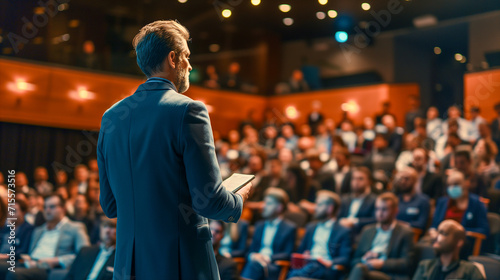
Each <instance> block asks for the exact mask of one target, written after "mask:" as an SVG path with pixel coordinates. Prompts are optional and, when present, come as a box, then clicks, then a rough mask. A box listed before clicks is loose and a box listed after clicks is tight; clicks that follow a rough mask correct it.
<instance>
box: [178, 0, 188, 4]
mask: <svg viewBox="0 0 500 280" xmlns="http://www.w3.org/2000/svg"><path fill="white" fill-rule="evenodd" d="M178 1H179V3H186V2H187V0H178Z"/></svg>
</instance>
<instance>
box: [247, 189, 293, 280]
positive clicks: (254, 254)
mask: <svg viewBox="0 0 500 280" xmlns="http://www.w3.org/2000/svg"><path fill="white" fill-rule="evenodd" d="M288 200H289V199H288V195H287V194H286V192H285V191H284V190H282V189H278V188H268V189H267V191H266V194H265V197H264V209H263V211H262V217H263V218H264V219H265V221H260V222H258V223H257V224H256V225H255V233H254V235H253V239H252V244H251V245H250V249H249V251H248V257H247V258H248V262H247V264H246V265H245V268H244V269H243V272H242V273H241V276H242V277H243V278H244V279H277V278H278V275H279V272H280V271H279V267H278V266H277V265H275V264H274V261H276V260H289V259H290V255H291V254H292V252H293V249H294V245H295V235H296V227H295V225H293V224H292V223H291V222H288V221H286V220H284V219H283V214H284V212H285V210H286V207H287V204H288Z"/></svg>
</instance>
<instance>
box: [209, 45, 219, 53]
mask: <svg viewBox="0 0 500 280" xmlns="http://www.w3.org/2000/svg"><path fill="white" fill-rule="evenodd" d="M208 49H209V50H210V51H211V52H218V51H219V50H220V45H219V44H211V45H210V46H208Z"/></svg>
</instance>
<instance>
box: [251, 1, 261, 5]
mask: <svg viewBox="0 0 500 280" xmlns="http://www.w3.org/2000/svg"><path fill="white" fill-rule="evenodd" d="M251 2H252V5H254V6H258V5H259V4H260V0H252V1H251Z"/></svg>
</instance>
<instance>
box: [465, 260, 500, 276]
mask: <svg viewBox="0 0 500 280" xmlns="http://www.w3.org/2000/svg"><path fill="white" fill-rule="evenodd" d="M469 261H471V262H477V263H480V264H482V265H483V266H484V272H486V279H500V269H499V268H500V261H497V260H495V259H492V258H490V257H486V256H470V257H469Z"/></svg>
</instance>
